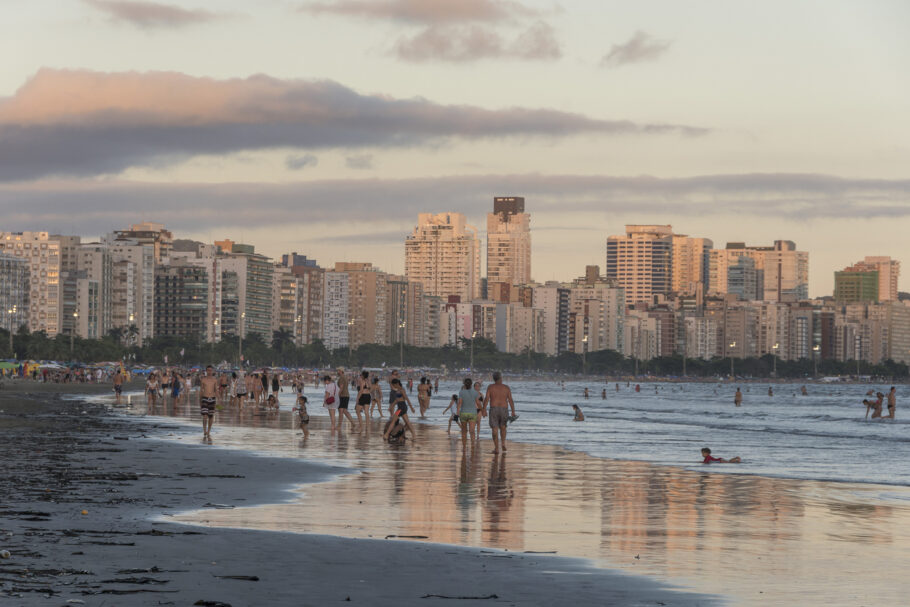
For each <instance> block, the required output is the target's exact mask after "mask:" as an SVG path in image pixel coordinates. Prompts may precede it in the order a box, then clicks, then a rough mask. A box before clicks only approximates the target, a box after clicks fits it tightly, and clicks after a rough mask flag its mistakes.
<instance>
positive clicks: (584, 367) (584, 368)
mask: <svg viewBox="0 0 910 607" xmlns="http://www.w3.org/2000/svg"><path fill="white" fill-rule="evenodd" d="M587 373H588V336H587V335H585V336H584V337H582V338H581V374H582V376H584V375H587Z"/></svg>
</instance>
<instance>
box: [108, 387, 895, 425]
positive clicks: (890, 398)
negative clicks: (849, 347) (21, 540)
mask: <svg viewBox="0 0 910 607" xmlns="http://www.w3.org/2000/svg"><path fill="white" fill-rule="evenodd" d="M117 402H120V398H119V395H118V398H117ZM896 409H897V388H895V387H894V386H891V391H890V392H888V415H885V417H887V418H889V419H894V412H895V410H896Z"/></svg>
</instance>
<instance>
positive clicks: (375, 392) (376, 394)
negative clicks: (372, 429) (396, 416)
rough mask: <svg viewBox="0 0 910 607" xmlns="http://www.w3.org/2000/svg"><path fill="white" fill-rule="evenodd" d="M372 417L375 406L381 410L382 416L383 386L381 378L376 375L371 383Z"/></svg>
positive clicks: (380, 415)
mask: <svg viewBox="0 0 910 607" xmlns="http://www.w3.org/2000/svg"><path fill="white" fill-rule="evenodd" d="M370 399H371V400H370V417H373V407H376V410H377V411H379V417H382V386H380V385H379V378H378V377H374V378H373V379H372V383H371V384H370Z"/></svg>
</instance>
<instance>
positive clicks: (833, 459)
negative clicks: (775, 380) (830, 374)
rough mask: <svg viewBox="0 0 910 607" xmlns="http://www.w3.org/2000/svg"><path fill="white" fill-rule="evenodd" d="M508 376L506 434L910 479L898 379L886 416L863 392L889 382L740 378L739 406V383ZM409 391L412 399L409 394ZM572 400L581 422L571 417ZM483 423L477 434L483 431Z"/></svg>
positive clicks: (673, 461) (757, 466)
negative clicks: (873, 415) (511, 410)
mask: <svg viewBox="0 0 910 607" xmlns="http://www.w3.org/2000/svg"><path fill="white" fill-rule="evenodd" d="M486 384H487V382H485V386H486ZM510 385H511V388H512V392H513V395H514V396H515V401H516V406H517V412H518V414H519V416H520V417H519V419H518V421H516V422H515V423H514V424H510V426H509V434H508V436H509V438H510V439H513V440H518V441H522V442H530V443H544V444H550V445H557V446H560V447H564V448H566V449H570V450H574V451H581V452H584V453H588V454H590V455H593V456H597V457H606V458H614V459H628V460H639V461H647V462H652V463H656V464H664V465H671V466H682V467H685V468H688V469H693V470H699V471H705V469H708V470H710V472H717V473H738V474H756V475H763V476H774V477H785V478H797V479H809V480H829V481H846V482H859V483H878V484H887V485H903V486H908V485H910V411H907V409H904V408H903V407H902V405H903V404H904V403H906V402H907V400H906V399H907V398H908V397H910V386H907V385H897V413H896V416H895V417H896V419H895V420H893V421H892V420H872V419H870V420H864V419H863V417H864V416H865V414H866V407H865V406H864V405H863V404H862V401H863V399H864V398H866V396H865V393H866V391H867V390H869V389H875V390H877V391H881V392H883V393H887V391H888V389H890V385H867V384H807V386H806V387H807V390H808V396H802V395H801V394H800V385H799V384H770V385H772V386H773V388H774V396H768V387H769V384H760V383H754V384H742V385H740V387H741V388H742V391H743V404H742V406H740V407H736V406H734V404H733V396H734V393H735V391H736V385H735V384H733V385H731V384H729V383H723V384H717V383H666V382H659V383H641V384H640V386H641V391H640V392H638V393H636V392H635V390H634V388H635V384H634V383H633V384H631V386H629V387H627V386H626V384H625V382H622V383H620V389H619V391H618V392H617V391H616V384H615V382H612V383H609V384H604V383H602V382H600V383H596V382H578V381H575V382H566V383H565V389H563V387H562V386H561V385H558V384H556V383H553V382H533V381H513V382H511V383H510ZM585 387H587V388H588V389H589V393H590V398H587V399H585V398H584V397H583V392H584V388H585ZM456 388H457V385H456V384H454V383H451V382H446V383H440V388H439V394H438V395H436V396H434V398H433V401H432V402H431V409H430V412H429V414H428V419H429V420H430V421H431V423H435V424H438V425H442V426H446V425H447V421H446V420H445V419H444V418H443V417H442V416H441V411H442V409H443V408H445V406H446V405H447V404H448V398H449V397H450V396H451V395H452V394H453V393H456V392H457V390H456ZM604 388H606V389H607V397H606V399H603V398H602V396H601V391H602V390H603V389H604ZM411 398H412V401H413V403H414V405H415V407H416V406H417V399H416V393H415V394H414V395H412V396H411ZM573 404H577V405H578V406H579V407H581V409H582V411H583V412H584V414H585V418H586V420H585V421H584V422H581V423H578V422H573V421H572V418H573V411H572V408H571V406H572V405H573ZM883 410H884V412H886V413H887V406H885V407H884V408H883ZM415 417H416V416H415ZM485 422H486V420H484V424H483V426H482V430H481V432H482V434H481V437H489V435H490V430H489V427H488V426H487V425H486V423H485ZM455 431H456V430H455V428H454V427H453V432H455ZM703 446H709V447H711V450H712V454H713V455H714V456H715V457H723V458H731V457H734V456H737V455H738V456H740V457H742V459H743V463H742V464H738V465H736V464H730V465H727V464H712V465H710V466H705V465H704V464H702V463H701V460H702V458H701V454H700V450H701V448H702V447H703Z"/></svg>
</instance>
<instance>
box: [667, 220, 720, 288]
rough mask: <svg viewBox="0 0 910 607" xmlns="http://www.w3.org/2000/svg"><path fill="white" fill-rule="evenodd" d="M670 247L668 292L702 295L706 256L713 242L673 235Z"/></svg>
mask: <svg viewBox="0 0 910 607" xmlns="http://www.w3.org/2000/svg"><path fill="white" fill-rule="evenodd" d="M671 246H672V249H671V252H670V260H671V269H670V291H671V292H673V293H679V294H682V295H695V294H699V295H704V294H705V293H706V291H707V283H708V255H709V253H710V251H711V249H712V248H713V247H714V242H713V241H712V240H710V239H709V238H694V237H692V236H687V235H685V234H673V236H672V237H671Z"/></svg>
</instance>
